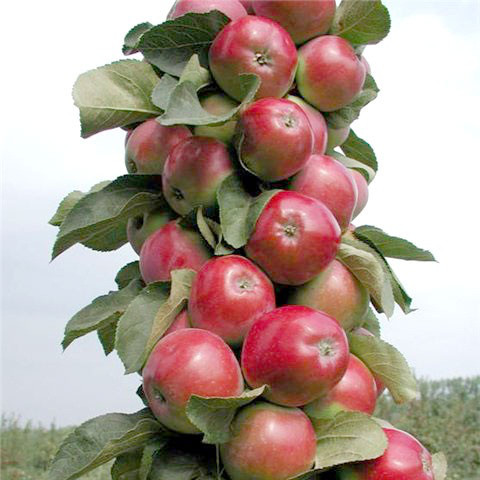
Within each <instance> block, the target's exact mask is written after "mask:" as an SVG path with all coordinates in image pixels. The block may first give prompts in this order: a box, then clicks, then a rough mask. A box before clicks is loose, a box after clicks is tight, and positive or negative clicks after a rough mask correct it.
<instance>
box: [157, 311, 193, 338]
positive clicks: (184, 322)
mask: <svg viewBox="0 0 480 480" xmlns="http://www.w3.org/2000/svg"><path fill="white" fill-rule="evenodd" d="M190 327H191V325H190V319H189V318H188V311H187V310H186V309H185V310H182V311H181V312H180V313H179V314H178V315H177V316H176V317H175V319H174V320H173V322H172V324H171V325H170V326H169V327H168V329H167V331H166V332H165V333H164V335H163V336H165V335H168V334H169V333H173V332H176V331H178V330H183V329H184V328H190Z"/></svg>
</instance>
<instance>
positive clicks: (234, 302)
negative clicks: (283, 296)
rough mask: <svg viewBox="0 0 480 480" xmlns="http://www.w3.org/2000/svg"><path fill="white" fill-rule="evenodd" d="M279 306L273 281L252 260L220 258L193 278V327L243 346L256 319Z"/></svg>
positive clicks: (191, 308)
mask: <svg viewBox="0 0 480 480" xmlns="http://www.w3.org/2000/svg"><path fill="white" fill-rule="evenodd" d="M274 308H275V292H274V290H273V285H272V282H271V281H270V280H269V279H268V277H267V276H266V275H265V274H264V273H263V272H262V271H261V270H260V269H259V268H258V267H257V266H255V265H254V264H253V263H252V262H251V261H250V260H248V259H247V258H245V257H241V256H238V255H228V256H225V257H216V258H212V259H211V260H209V261H208V262H207V263H205V265H204V266H203V267H202V268H201V269H200V271H199V272H198V274H197V276H196V277H195V280H194V281H193V285H192V290H191V293H190V300H189V302H188V312H189V314H190V318H191V320H192V326H193V327H196V328H204V329H206V330H210V331H211V332H213V333H216V334H217V335H219V336H220V337H222V338H223V340H225V341H226V342H227V343H229V344H230V345H234V346H239V345H240V344H241V343H242V341H243V338H244V337H245V334H246V333H247V331H248V329H249V328H250V327H251V326H252V324H253V322H254V321H255V320H257V319H258V318H259V317H260V316H262V315H263V314H264V313H266V312H269V311H270V310H273V309H274Z"/></svg>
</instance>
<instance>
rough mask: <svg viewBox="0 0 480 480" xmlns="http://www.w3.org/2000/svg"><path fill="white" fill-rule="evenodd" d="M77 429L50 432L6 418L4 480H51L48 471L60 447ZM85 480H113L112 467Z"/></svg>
mask: <svg viewBox="0 0 480 480" xmlns="http://www.w3.org/2000/svg"><path fill="white" fill-rule="evenodd" d="M72 430H73V428H71V427H66V428H58V427H56V426H55V424H54V423H52V424H51V425H50V427H49V428H46V427H43V426H42V425H36V426H34V425H33V424H32V422H27V423H25V424H24V423H23V422H22V421H21V420H20V419H19V418H18V417H16V416H14V415H9V416H6V415H2V424H1V442H2V443H1V445H2V447H1V471H0V477H1V478H2V479H3V480H48V478H49V476H48V473H47V469H48V467H49V465H50V462H51V461H52V459H53V457H54V455H55V452H56V451H57V449H58V447H59V445H60V443H61V442H62V441H63V440H64V439H65V438H66V437H67V436H68V435H69V434H70V433H71V432H72ZM83 478H84V479H85V480H110V464H106V465H103V466H102V467H100V468H98V469H96V470H94V471H93V472H91V473H89V474H87V475H85V476H84V477H83Z"/></svg>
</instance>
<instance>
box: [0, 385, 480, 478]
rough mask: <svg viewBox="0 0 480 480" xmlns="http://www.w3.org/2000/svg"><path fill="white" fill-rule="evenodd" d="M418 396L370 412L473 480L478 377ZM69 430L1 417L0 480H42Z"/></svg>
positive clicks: (478, 446)
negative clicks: (409, 400) (420, 442)
mask: <svg viewBox="0 0 480 480" xmlns="http://www.w3.org/2000/svg"><path fill="white" fill-rule="evenodd" d="M418 387H419V391H420V394H421V397H420V398H419V399H418V400H415V401H413V402H411V403H408V404H404V405H397V404H395V402H394V401H393V399H392V398H391V397H390V396H389V395H388V394H384V395H382V396H381V397H380V399H379V402H378V407H377V410H376V412H375V415H376V416H377V417H380V418H383V419H385V420H387V421H389V422H390V423H392V424H393V425H394V426H395V427H397V428H400V429H402V430H405V431H408V432H409V433H411V434H412V435H414V436H416V437H418V438H420V439H421V441H422V443H423V444H424V445H425V446H426V447H427V448H428V449H429V450H430V451H432V452H436V451H440V450H441V451H443V452H445V454H446V456H447V459H448V463H449V467H448V469H449V471H448V477H447V478H448V480H477V479H478V477H479V472H480V438H479V436H478V432H479V431H480V409H479V407H478V406H479V405H480V377H473V378H455V379H450V380H439V381H429V380H424V379H423V380H422V379H420V380H418ZM72 431H73V428H57V427H56V426H55V425H54V424H52V425H51V426H50V427H49V428H45V427H42V426H33V425H32V423H31V422H28V423H27V424H25V425H24V426H22V422H20V421H19V419H18V418H17V417H14V416H5V415H4V416H2V424H1V442H2V443H1V448H2V465H1V477H2V479H4V480H34V479H35V480H47V478H48V477H47V473H46V469H47V467H48V465H49V463H50V461H51V460H52V458H53V456H54V455H55V452H56V450H57V448H58V446H59V444H60V442H61V441H62V440H63V439H64V438H65V437H67V435H69V434H70V433H71V432H72ZM82 478H85V479H86V480H107V479H110V464H107V465H103V466H102V467H100V468H98V469H96V470H94V471H93V472H90V473H89V474H87V475H85V476H84V477H82Z"/></svg>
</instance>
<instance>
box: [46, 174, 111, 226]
mask: <svg viewBox="0 0 480 480" xmlns="http://www.w3.org/2000/svg"><path fill="white" fill-rule="evenodd" d="M109 183H110V180H107V181H105V182H100V183H97V184H96V185H94V186H93V187H92V188H91V189H90V191H89V192H88V193H92V192H99V191H100V190H102V189H103V188H104V187H106V186H107V185H108V184H109ZM85 195H87V193H85V192H81V191H80V190H74V191H73V192H71V193H69V194H68V195H67V196H66V197H65V198H64V199H63V200H62V201H61V202H60V205H59V206H58V208H57V211H56V212H55V215H53V217H52V218H51V219H50V221H49V222H48V223H49V224H50V225H53V226H54V227H59V226H60V225H61V224H62V222H63V221H64V220H65V218H66V216H67V215H68V213H69V212H70V210H71V209H72V208H73V207H74V206H75V205H76V204H77V203H78V202H79V201H80V200H81V199H82V198H83V197H84V196H85Z"/></svg>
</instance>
